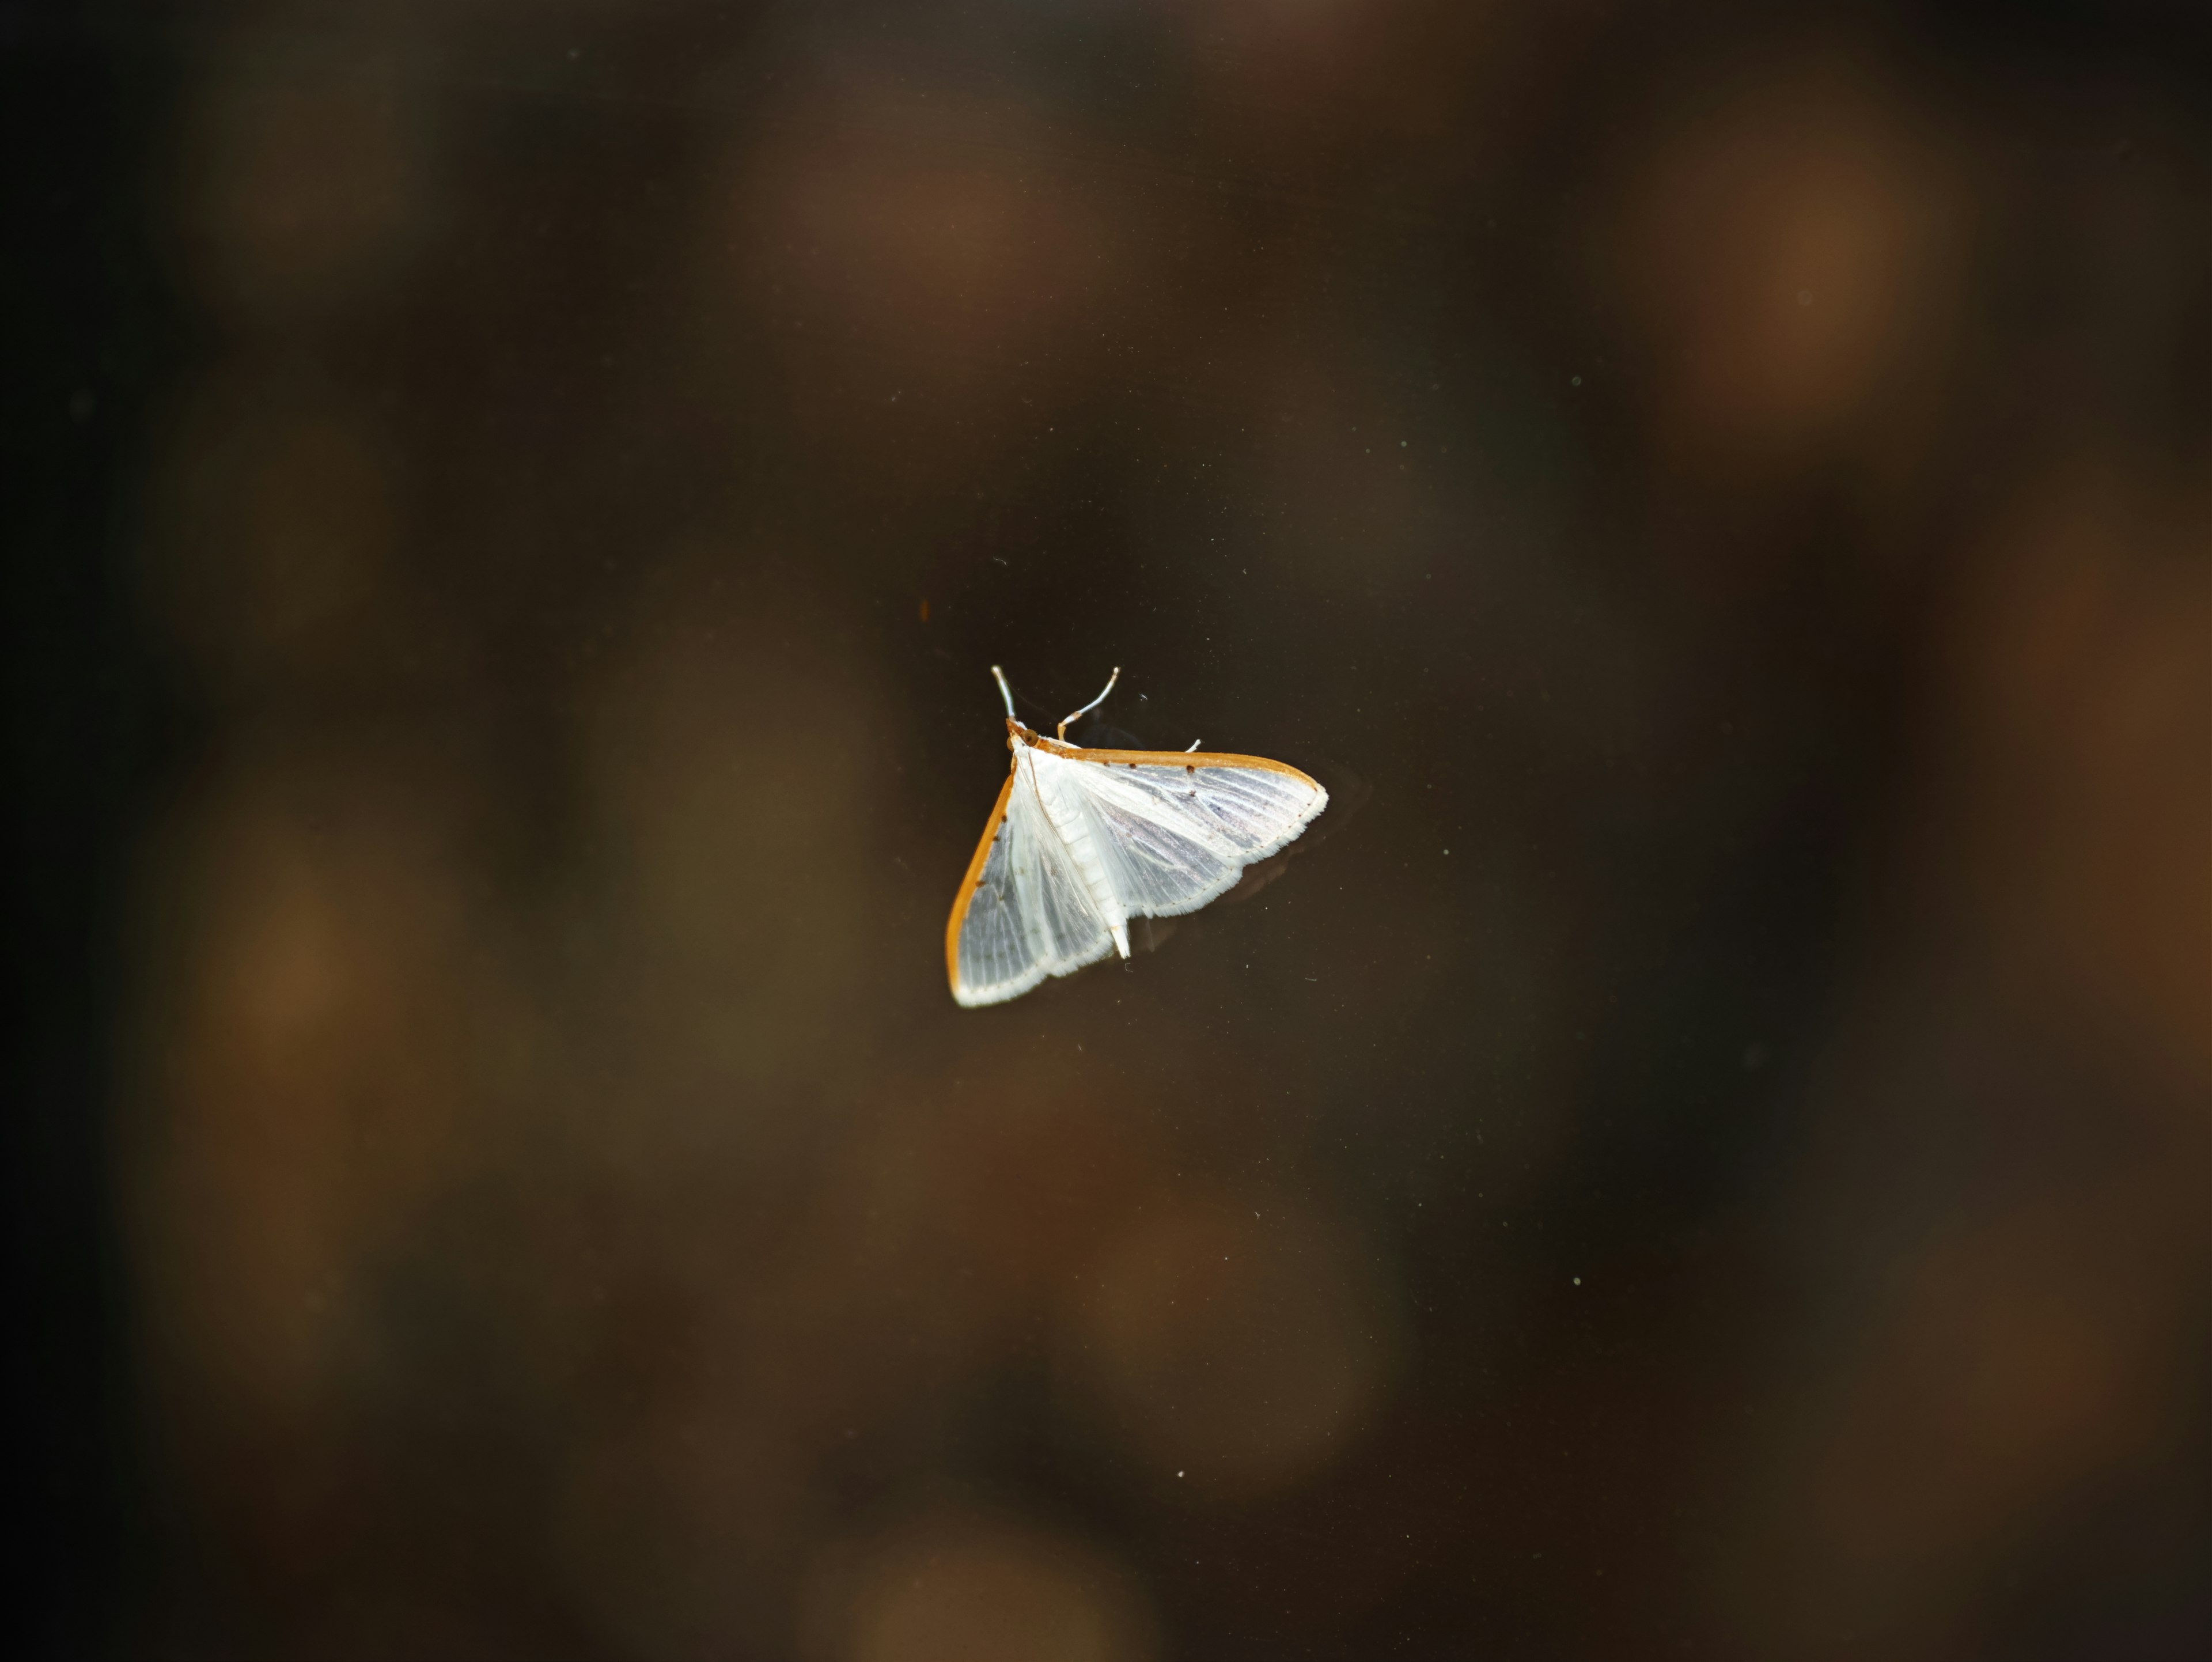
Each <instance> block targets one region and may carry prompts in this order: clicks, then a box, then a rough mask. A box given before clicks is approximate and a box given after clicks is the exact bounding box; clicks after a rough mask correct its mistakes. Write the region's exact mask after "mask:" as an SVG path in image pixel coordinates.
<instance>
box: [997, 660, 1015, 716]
mask: <svg viewBox="0 0 2212 1662" xmlns="http://www.w3.org/2000/svg"><path fill="white" fill-rule="evenodd" d="M991 679H993V680H994V681H996V682H997V683H998V684H999V697H1001V698H1003V699H1005V700H1006V719H1007V720H1008V721H1020V720H1021V719H1022V718H1021V717H1020V716H1018V715H1015V714H1014V690H1013V689H1012V687H1010V686H1008V685H1006V671H1004V670H1003V669H1000V667H998V666H997V665H996V664H994V665H992V666H991Z"/></svg>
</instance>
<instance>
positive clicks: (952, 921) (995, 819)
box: [945, 768, 1015, 996]
mask: <svg viewBox="0 0 2212 1662" xmlns="http://www.w3.org/2000/svg"><path fill="white" fill-rule="evenodd" d="M1014 773H1015V770H1013V769H1012V768H1008V769H1007V770H1006V783H1005V784H1003V785H1001V786H1000V787H999V800H998V801H996V802H994V803H993V804H992V805H991V817H990V818H989V819H987V820H985V821H984V822H983V837H982V840H981V842H979V843H976V844H975V858H974V859H973V860H970V861H969V862H968V874H967V875H966V876H965V877H963V878H962V879H961V880H960V892H959V893H958V894H957V895H955V896H953V898H952V916H951V917H950V918H948V919H946V920H945V982H946V984H947V985H949V986H950V987H951V989H952V991H953V993H954V995H956V996H957V995H958V993H959V991H960V926H961V925H962V924H963V923H965V922H967V921H968V904H969V902H970V901H971V900H973V899H975V891H976V888H977V887H978V886H980V885H981V882H982V880H983V862H984V861H986V860H987V859H989V858H990V857H991V844H992V843H994V842H996V841H997V840H998V837H999V825H1000V822H1001V821H1002V820H1004V819H1006V799H1007V797H1009V796H1011V795H1012V794H1013V789H1014Z"/></svg>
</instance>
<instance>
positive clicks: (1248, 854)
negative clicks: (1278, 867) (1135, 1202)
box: [945, 665, 1328, 1005]
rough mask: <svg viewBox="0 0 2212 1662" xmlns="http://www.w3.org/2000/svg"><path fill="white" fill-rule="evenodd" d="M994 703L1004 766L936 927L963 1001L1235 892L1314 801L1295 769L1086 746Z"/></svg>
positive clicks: (1092, 960)
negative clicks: (1007, 756) (978, 836)
mask: <svg viewBox="0 0 2212 1662" xmlns="http://www.w3.org/2000/svg"><path fill="white" fill-rule="evenodd" d="M991 673H992V674H993V675H994V676H995V677H996V678H997V679H998V683H999V692H1000V697H1004V698H1005V699H1006V748H1007V749H1009V750H1011V751H1012V752H1013V756H1014V763H1013V767H1012V770H1011V771H1010V772H1009V773H1008V774H1007V776H1006V784H1005V785H1004V786H1002V787H1001V788H1000V791H999V801H998V803H997V805H996V806H995V807H993V808H992V810H991V819H990V823H989V824H987V825H985V826H984V827H983V840H982V841H981V843H977V844H976V846H975V858H974V859H973V860H971V861H969V862H968V875H967V876H966V877H964V878H963V879H962V880H961V882H960V893H959V896H958V898H956V899H955V900H954V901H953V903H952V916H951V921H950V922H947V923H946V924H945V972H946V974H948V975H949V976H950V977H951V981H952V996H953V997H954V998H956V999H957V1000H958V1001H960V1002H961V1003H963V1004H969V1005H973V1004H999V1003H1003V1002H1004V1001H1006V1000H1007V999H1010V998H1018V997H1020V996H1021V995H1023V994H1024V993H1025V992H1027V991H1029V989H1030V988H1032V987H1034V986H1036V984H1037V983H1039V982H1041V981H1042V980H1043V979H1044V978H1045V977H1047V976H1052V975H1066V974H1068V973H1070V972H1071V971H1076V970H1079V969H1081V968H1082V967H1083V966H1084V965H1086V964H1096V963H1097V961H1098V960H1099V959H1102V958H1103V957H1105V956H1106V954H1107V953H1109V952H1113V953H1121V956H1122V957H1124V958H1127V957H1128V955H1129V920H1130V919H1131V918H1133V917H1173V916H1176V915H1178V914H1180V913H1182V912H1194V911H1196V910H1198V909H1199V908H1200V906H1203V905H1205V904H1206V902H1207V901H1209V900H1214V899H1218V898H1219V897H1221V896H1222V895H1225V894H1226V893H1227V892H1229V891H1230V890H1231V889H1232V888H1234V887H1235V886H1236V885H1237V879H1238V877H1240V876H1241V875H1243V871H1244V868H1245V867H1247V866H1249V865H1250V864H1251V863H1252V862H1253V861H1255V860H1264V859H1265V858H1266V857H1267V855H1271V854H1273V853H1274V852H1275V851H1276V850H1277V849H1280V848H1282V847H1283V846H1284V845H1285V843H1289V842H1290V841H1291V839H1292V838H1294V837H1297V834H1298V833H1299V832H1300V831H1304V829H1305V828H1306V826H1307V825H1310V823H1311V822H1312V820H1313V818H1314V816H1315V815H1316V814H1317V813H1320V812H1321V811H1322V809H1323V808H1325V807H1328V792H1327V791H1325V790H1323V789H1322V788H1321V787H1320V786H1319V785H1318V784H1316V782H1314V781H1312V780H1311V779H1309V778H1308V777H1306V776H1305V775H1304V774H1303V773H1300V772H1299V771H1298V770H1297V769H1296V768H1293V767H1285V765H1284V764H1282V763H1280V762H1270V761H1267V760H1266V759H1265V758H1261V757H1258V756H1221V755H1204V756H1201V755H1200V754H1199V753H1198V746H1196V745H1195V744H1193V745H1192V746H1191V747H1190V749H1189V750H1188V751H1182V752H1177V751H1155V750H1085V749H1084V748H1083V747H1082V746H1079V745H1071V744H1068V743H1067V742H1066V739H1067V723H1068V722H1069V721H1073V720H1075V717H1076V716H1077V715H1087V714H1089V713H1090V712H1091V710H1094V709H1097V708H1098V706H1099V705H1100V704H1102V703H1105V702H1106V693H1108V692H1111V691H1113V690H1114V683H1115V681H1118V680H1120V679H1121V671H1120V670H1119V669H1116V670H1115V672H1114V673H1113V675H1112V676H1111V677H1110V678H1109V679H1108V680H1107V683H1106V690H1105V691H1104V692H1101V693H1100V694H1099V695H1098V696H1097V697H1096V698H1093V699H1092V700H1091V702H1090V703H1087V704H1085V706H1084V707H1083V708H1082V709H1079V710H1077V711H1076V712H1075V713H1074V715H1069V716H1068V717H1067V718H1066V721H1061V722H1060V730H1059V737H1058V738H1057V739H1047V738H1045V737H1043V736H1042V734H1037V733H1034V732H1032V731H1031V730H1030V729H1029V728H1025V727H1024V726H1023V725H1022V724H1021V722H1020V721H1018V720H1016V719H1015V716H1014V697H1013V694H1012V692H1011V691H1008V690H1007V687H1006V676H1005V675H1004V674H1003V673H1000V670H999V668H998V667H997V666H996V665H993V666H992V668H991Z"/></svg>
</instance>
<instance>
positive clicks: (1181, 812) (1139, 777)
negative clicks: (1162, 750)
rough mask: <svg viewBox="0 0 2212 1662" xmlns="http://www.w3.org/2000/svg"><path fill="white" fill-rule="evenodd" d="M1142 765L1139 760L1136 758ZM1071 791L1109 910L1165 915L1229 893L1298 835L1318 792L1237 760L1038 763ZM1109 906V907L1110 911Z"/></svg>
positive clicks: (1125, 758) (1290, 776) (1319, 801)
mask: <svg viewBox="0 0 2212 1662" xmlns="http://www.w3.org/2000/svg"><path fill="white" fill-rule="evenodd" d="M1139 757H1141V758H1144V759H1142V760H1139V759H1136V758H1139ZM1040 761H1041V764H1042V765H1044V766H1048V767H1051V768H1053V769H1054V771H1063V770H1064V772H1065V775H1066V777H1067V778H1068V780H1069V781H1070V782H1071V783H1073V785H1074V786H1075V787H1076V791H1077V793H1078V794H1079V798H1080V801H1082V803H1083V806H1084V807H1085V810H1086V817H1087V818H1088V819H1089V820H1090V821H1091V831H1092V846H1094V847H1095V848H1097V850H1098V852H1099V861H1098V863H1099V865H1100V866H1101V867H1102V868H1103V874H1104V875H1105V877H1106V879H1107V886H1108V887H1109V890H1110V891H1111V893H1112V898H1111V900H1110V901H1109V902H1108V904H1107V906H1106V907H1105V908H1103V909H1102V910H1106V911H1107V916H1108V917H1109V920H1111V919H1112V917H1113V913H1114V912H1115V911H1116V910H1118V911H1119V912H1121V915H1122V916H1127V917H1172V916H1176V915H1177V914H1179V913H1182V912H1190V911H1195V910H1198V909H1199V908H1200V906H1203V905H1205V904H1206V903H1207V902H1208V901H1210V900H1213V899H1216V898H1219V897H1220V896H1222V895H1224V894H1226V893H1227V892H1229V891H1230V890H1231V889H1232V888H1234V887H1236V886H1237V879H1238V878H1239V877H1241V876H1243V872H1244V868H1245V867H1246V866H1248V865H1249V864H1251V863H1252V861H1255V860H1262V859H1265V858H1266V857H1267V855H1271V854H1273V853H1274V852H1275V851H1276V850H1277V849H1280V848H1282V847H1283V846H1284V845H1285V844H1286V843H1289V842H1290V841H1291V839H1292V838H1294V837H1297V834H1298V833H1299V832H1300V831H1304V829H1305V827H1306V825H1308V824H1309V823H1310V821H1311V820H1312V819H1313V817H1314V816H1315V815H1316V814H1317V813H1320V812H1321V811H1322V808H1323V807H1325V806H1326V805H1327V804H1328V793H1327V792H1326V791H1324V790H1322V788H1321V787H1320V786H1319V785H1317V784H1316V783H1315V782H1313V781H1312V780H1310V779H1309V778H1307V777H1306V776H1304V774H1302V773H1292V772H1290V771H1288V770H1276V769H1274V768H1272V767H1262V766H1254V765H1249V764H1247V765H1238V762H1241V761H1242V758H1237V761H1225V760H1220V759H1218V758H1206V759H1205V760H1203V761H1195V760H1186V759H1184V758H1180V757H1174V758H1162V757H1158V756H1157V755H1153V754H1152V753H1148V752H1101V753H1100V754H1099V756H1098V758H1097V759H1095V760H1094V759H1092V758H1090V757H1085V758H1081V759H1076V760H1067V759H1063V758H1057V757H1047V758H1040ZM1117 903H1118V904H1117Z"/></svg>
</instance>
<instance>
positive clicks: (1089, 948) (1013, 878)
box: [945, 772, 1114, 1005]
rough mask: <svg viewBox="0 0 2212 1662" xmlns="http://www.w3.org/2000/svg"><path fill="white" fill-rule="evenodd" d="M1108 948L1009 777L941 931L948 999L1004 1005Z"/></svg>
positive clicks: (1101, 927)
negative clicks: (950, 992)
mask: <svg viewBox="0 0 2212 1662" xmlns="http://www.w3.org/2000/svg"><path fill="white" fill-rule="evenodd" d="M1113 950H1114V937H1113V936H1112V935H1111V934H1109V933H1108V931H1107V928H1106V925H1105V923H1104V922H1103V921H1102V920H1101V919H1100V917H1099V916H1098V913H1097V908H1095V907H1094V906H1093V905H1092V904H1091V896H1090V893H1089V892H1088V891H1087V890H1085V887H1084V886H1083V882H1082V880H1081V879H1080V878H1079V877H1078V876H1077V874H1076V872H1075V868H1074V865H1073V861H1070V860H1069V858H1068V855H1067V849H1066V845H1065V844H1064V843H1061V841H1060V836H1059V833H1058V832H1056V831H1054V830H1053V828H1052V824H1051V822H1050V821H1049V820H1048V819H1046V818H1045V813H1044V809H1043V807H1042V806H1041V805H1040V804H1039V803H1038V801H1037V800H1036V791H1035V790H1034V789H1032V788H1029V785H1028V782H1027V781H1025V780H1024V779H1023V778H1022V776H1020V774H1019V773H1018V772H1015V773H1011V774H1009V775H1008V776H1007V777H1006V785H1005V787H1004V788H1001V789H1000V792H999V801H998V805H997V806H996V807H994V808H993V809H992V811H991V819H990V823H989V824H987V825H985V826H984V828H983V840H982V841H981V843H978V844H977V845H976V849H975V858H974V860H972V861H969V868H968V875H967V876H966V877H965V878H964V879H963V880H962V882H961V886H960V894H959V896H958V898H956V899H955V900H954V901H953V903H952V916H951V921H950V922H948V923H947V925H946V927H945V970H946V973H947V974H948V975H949V976H950V977H951V982H952V996H953V997H954V998H955V999H957V1001H959V1002H961V1003H962V1004H965V1005H976V1004H1000V1003H1003V1002H1005V1001H1006V1000H1007V999H1010V998H1018V997H1020V996H1021V995H1023V994H1024V993H1025V992H1027V991H1029V990H1030V988H1032V987H1034V986H1036V984H1037V983H1039V982H1041V981H1042V980H1043V979H1044V978H1045V977H1048V976H1055V975H1066V974H1067V973H1068V972H1069V971H1073V970H1079V969H1081V968H1082V967H1083V966H1084V965H1086V964H1096V963H1097V961H1098V960H1099V959H1102V958H1103V957H1105V956H1106V955H1107V954H1108V953H1110V952H1112V951H1113Z"/></svg>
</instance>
